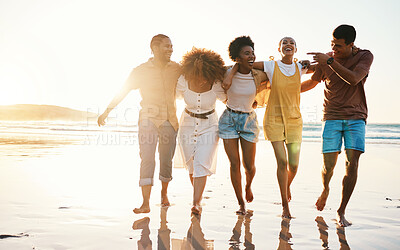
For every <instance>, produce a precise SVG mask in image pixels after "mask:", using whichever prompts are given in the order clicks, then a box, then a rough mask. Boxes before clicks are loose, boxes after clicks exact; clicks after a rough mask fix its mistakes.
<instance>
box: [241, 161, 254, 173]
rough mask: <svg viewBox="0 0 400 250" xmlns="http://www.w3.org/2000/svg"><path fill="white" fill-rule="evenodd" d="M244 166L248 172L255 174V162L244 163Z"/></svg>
mask: <svg viewBox="0 0 400 250" xmlns="http://www.w3.org/2000/svg"><path fill="white" fill-rule="evenodd" d="M243 166H244V168H245V169H246V171H247V172H253V171H254V170H255V166H254V162H246V161H244V162H243Z"/></svg>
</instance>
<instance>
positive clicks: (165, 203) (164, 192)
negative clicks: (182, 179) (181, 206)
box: [161, 181, 170, 207]
mask: <svg viewBox="0 0 400 250" xmlns="http://www.w3.org/2000/svg"><path fill="white" fill-rule="evenodd" d="M168 184H169V182H165V181H162V182H161V206H162V207H168V206H169V205H170V204H169V200H168V195H167V190H168Z"/></svg>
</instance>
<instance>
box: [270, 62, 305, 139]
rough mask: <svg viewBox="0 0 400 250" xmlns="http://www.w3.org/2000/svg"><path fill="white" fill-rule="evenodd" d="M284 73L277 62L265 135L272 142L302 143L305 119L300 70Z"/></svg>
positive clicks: (297, 68)
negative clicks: (301, 104) (302, 113)
mask: <svg viewBox="0 0 400 250" xmlns="http://www.w3.org/2000/svg"><path fill="white" fill-rule="evenodd" d="M295 67H296V73H295V74H294V75H292V76H286V75H284V74H283V73H282V72H281V70H280V69H279V66H278V63H277V62H275V68H274V74H273V76H272V84H271V93H270V96H269V100H268V104H267V108H266V110H265V116H264V135H265V138H266V139H268V140H269V141H271V142H274V141H285V142H286V143H287V144H289V143H295V142H297V143H301V140H302V130H303V120H302V118H301V113H300V89H301V81H300V71H299V67H298V66H297V64H295Z"/></svg>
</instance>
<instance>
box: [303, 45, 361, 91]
mask: <svg viewBox="0 0 400 250" xmlns="http://www.w3.org/2000/svg"><path fill="white" fill-rule="evenodd" d="M307 54H308V55H314V57H313V59H314V62H317V63H318V64H321V65H326V64H327V63H326V62H327V61H328V59H329V56H328V55H327V54H324V53H319V52H311V53H307ZM314 62H313V63H314ZM328 66H329V67H330V68H331V69H332V70H333V72H335V74H336V75H337V76H339V77H340V78H341V79H342V80H343V81H345V82H346V83H348V84H350V85H353V86H354V85H357V84H358V83H359V82H360V81H361V80H362V79H364V77H366V76H367V75H368V71H366V70H365V69H364V68H361V67H356V68H355V69H354V70H349V69H347V68H345V67H343V66H342V65H341V64H340V63H338V62H337V61H335V60H333V62H332V63H331V64H329V65H328Z"/></svg>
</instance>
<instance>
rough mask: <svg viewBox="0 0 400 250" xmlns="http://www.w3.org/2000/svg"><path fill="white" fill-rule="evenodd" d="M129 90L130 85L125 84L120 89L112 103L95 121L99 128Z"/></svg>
mask: <svg viewBox="0 0 400 250" xmlns="http://www.w3.org/2000/svg"><path fill="white" fill-rule="evenodd" d="M131 89H132V88H131V85H130V83H129V82H126V83H125V85H124V86H123V87H122V89H121V90H120V91H119V92H118V93H117V94H116V95H115V97H114V98H113V99H112V101H111V102H110V104H109V105H108V107H107V109H106V110H105V111H104V112H103V114H101V115H100V116H99V118H98V119H97V124H98V125H99V126H103V125H104V124H105V120H106V118H107V116H108V114H110V112H111V111H112V110H113V109H114V108H115V107H116V106H117V105H118V104H119V103H120V102H121V101H122V100H123V99H124V98H125V97H126V96H127V95H128V94H129V92H130V91H131Z"/></svg>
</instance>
